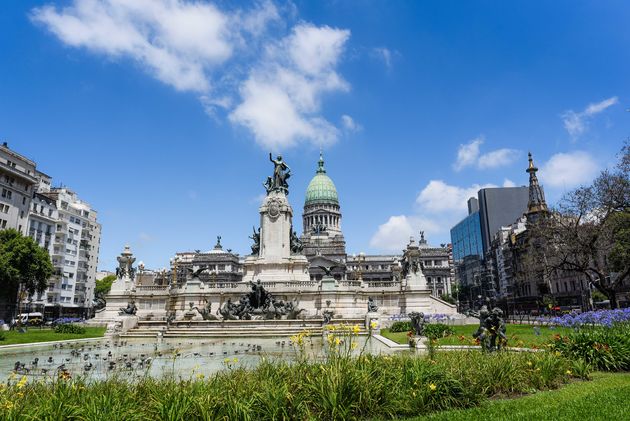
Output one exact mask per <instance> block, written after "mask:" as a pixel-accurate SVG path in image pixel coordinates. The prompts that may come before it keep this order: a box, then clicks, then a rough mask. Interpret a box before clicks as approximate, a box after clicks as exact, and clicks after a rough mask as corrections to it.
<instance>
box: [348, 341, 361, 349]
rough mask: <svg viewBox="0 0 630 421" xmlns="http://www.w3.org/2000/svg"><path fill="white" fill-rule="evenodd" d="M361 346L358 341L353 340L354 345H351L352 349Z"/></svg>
mask: <svg viewBox="0 0 630 421" xmlns="http://www.w3.org/2000/svg"><path fill="white" fill-rule="evenodd" d="M358 346H359V344H358V343H356V342H352V345H351V346H350V347H351V348H352V349H357V347H358Z"/></svg>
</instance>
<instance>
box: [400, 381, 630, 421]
mask: <svg viewBox="0 0 630 421" xmlns="http://www.w3.org/2000/svg"><path fill="white" fill-rule="evenodd" d="M628 419H630V373H595V374H593V380H592V381H588V382H575V383H572V384H569V385H567V386H564V387H562V388H561V389H558V390H551V391H547V392H539V393H536V394H533V395H528V396H525V397H522V398H516V399H504V400H490V401H487V402H485V403H483V404H482V405H480V406H478V407H475V408H470V409H460V410H450V411H442V412H437V413H434V414H432V415H429V416H425V417H419V418H413V420H449V421H452V420H628Z"/></svg>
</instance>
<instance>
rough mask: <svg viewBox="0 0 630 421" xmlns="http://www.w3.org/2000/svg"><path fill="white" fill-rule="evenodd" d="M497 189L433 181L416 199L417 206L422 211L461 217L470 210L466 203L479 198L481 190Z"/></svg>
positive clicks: (490, 185) (488, 185)
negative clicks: (459, 185) (446, 213)
mask: <svg viewBox="0 0 630 421" xmlns="http://www.w3.org/2000/svg"><path fill="white" fill-rule="evenodd" d="M486 187H496V185H494V184H485V185H479V184H473V185H472V186H470V187H458V186H451V185H448V184H446V183H445V182H444V181H442V180H431V181H429V184H427V186H426V187H425V188H424V189H422V191H421V192H420V194H419V195H418V197H417V198H416V205H417V206H418V208H419V209H420V210H421V211H426V212H428V213H434V214H439V213H443V212H449V213H454V214H457V215H461V214H462V213H465V212H466V210H467V209H468V207H467V204H466V202H467V201H468V199H469V198H471V197H477V192H478V191H479V189H482V188H486Z"/></svg>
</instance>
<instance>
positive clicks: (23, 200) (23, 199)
mask: <svg viewBox="0 0 630 421" xmlns="http://www.w3.org/2000/svg"><path fill="white" fill-rule="evenodd" d="M22 204H23V205H26V197H23V198H22Z"/></svg>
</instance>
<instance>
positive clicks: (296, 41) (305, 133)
mask: <svg viewBox="0 0 630 421" xmlns="http://www.w3.org/2000/svg"><path fill="white" fill-rule="evenodd" d="M349 37H350V32H349V31H346V30H341V29H334V28H330V27H328V26H324V27H316V26H313V25H311V24H305V23H303V24H300V25H298V26H296V27H295V28H293V32H292V33H291V34H290V35H289V36H287V37H286V38H284V39H282V40H281V41H280V42H278V43H276V44H274V45H271V46H269V47H268V49H267V52H266V57H265V58H264V60H263V61H262V62H261V64H260V65H259V66H257V67H256V68H254V69H253V70H252V72H251V73H250V75H249V77H248V79H247V80H246V81H245V82H243V84H242V85H241V88H240V94H241V99H242V102H241V103H240V104H239V105H238V106H237V107H236V109H235V110H234V111H233V112H232V113H231V114H230V120H231V121H232V122H233V123H235V124H240V125H242V126H245V127H247V128H249V129H250V130H251V131H252V132H253V133H254V136H255V138H256V140H257V141H258V142H259V143H260V144H261V145H264V146H267V147H271V148H272V149H274V150H278V149H281V148H286V147H290V146H293V145H295V144H297V143H298V142H299V141H303V140H306V141H311V142H314V143H317V144H319V145H322V144H329V143H332V142H334V141H336V140H337V137H338V129H337V128H336V127H335V126H334V125H332V124H331V123H330V122H328V121H327V120H325V119H324V118H323V117H321V116H320V114H319V111H320V108H321V105H320V102H321V97H322V95H323V94H324V93H326V92H335V91H347V90H348V89H349V86H348V84H347V83H346V82H345V81H344V80H343V78H342V77H341V76H339V75H338V74H337V72H336V70H335V67H336V65H337V62H338V60H339V59H340V56H341V54H342V52H343V48H344V45H345V43H346V42H347V40H348V38H349Z"/></svg>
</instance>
